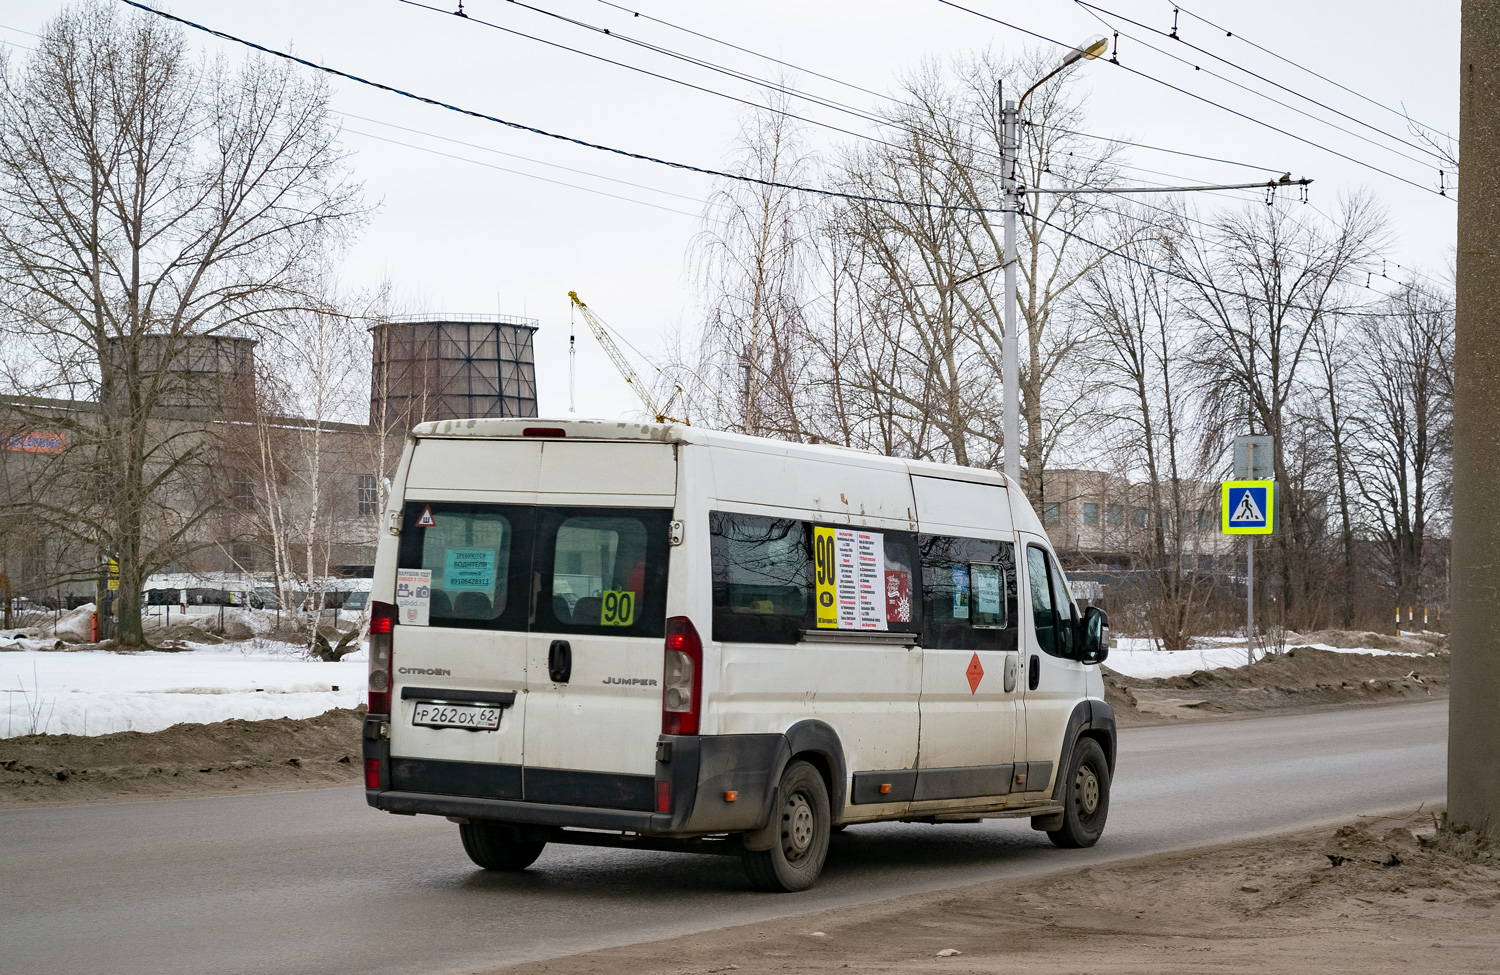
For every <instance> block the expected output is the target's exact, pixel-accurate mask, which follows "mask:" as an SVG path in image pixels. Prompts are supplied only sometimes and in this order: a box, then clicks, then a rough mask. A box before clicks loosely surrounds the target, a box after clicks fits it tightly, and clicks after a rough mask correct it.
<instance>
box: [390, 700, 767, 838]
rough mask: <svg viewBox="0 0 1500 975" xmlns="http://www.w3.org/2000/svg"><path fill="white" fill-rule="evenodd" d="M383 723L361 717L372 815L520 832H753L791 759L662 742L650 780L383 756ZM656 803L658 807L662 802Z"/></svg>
mask: <svg viewBox="0 0 1500 975" xmlns="http://www.w3.org/2000/svg"><path fill="white" fill-rule="evenodd" d="M387 720H388V719H386V718H384V717H382V716H380V715H375V716H373V717H369V718H366V719H365V735H364V757H365V759H366V760H367V761H368V760H370V759H375V760H376V761H378V762H379V767H380V779H379V783H380V784H379V788H373V789H372V788H366V789H365V800H366V802H368V803H369V804H370V805H371V806H373V807H375V808H376V809H383V810H386V811H387V812H392V813H400V814H403V815H411V814H427V815H434V816H458V817H464V818H469V819H480V820H486V821H492V822H502V823H514V824H517V825H522V824H524V825H528V826H558V827H568V828H575V829H600V830H619V831H624V832H634V833H642V834H647V835H656V836H683V837H686V836H704V835H711V834H717V833H733V832H743V831H747V830H753V829H758V828H760V827H761V826H762V825H764V824H765V822H766V817H767V816H769V815H770V803H771V798H772V790H773V788H774V786H775V783H776V781H777V778H778V777H779V776H780V774H781V769H782V767H783V766H784V765H785V764H786V760H787V758H788V757H789V755H790V748H789V746H788V744H787V739H786V737H785V736H784V735H777V734H769V735H707V736H699V735H662V736H660V737H659V738H658V739H657V747H656V770H655V774H654V775H652V776H645V775H615V774H610V773H601V772H592V771H583V770H572V769H544V768H529V767H522V766H514V765H512V766H507V765H495V764H483V763H473V762H446V761H435V760H426V759H413V758H403V757H400V756H396V757H394V758H393V757H392V756H391V754H390V741H389V739H387V738H385V737H384V736H383V735H382V734H381V728H382V726H383V725H384V724H385V722H386V721H387ZM663 798H665V800H666V801H665V803H664V804H663V803H662V802H661V800H662V799H663Z"/></svg>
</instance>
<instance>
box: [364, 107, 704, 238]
mask: <svg viewBox="0 0 1500 975" xmlns="http://www.w3.org/2000/svg"><path fill="white" fill-rule="evenodd" d="M344 131H345V132H348V133H349V134H350V135H357V136H360V137H361V138H365V139H375V140H376V141H378V142H386V143H389V144H391V145H395V146H405V147H406V148H408V149H415V150H417V151H418V152H429V153H431V154H432V155H434V156H442V157H443V158H445V159H453V160H456V161H458V162H466V163H469V164H471V165H474V166H483V167H485V168H486V169H495V170H499V171H500V172H502V173H511V174H513V175H515V176H525V177H526V178H527V179H535V180H540V181H541V182H543V183H551V184H552V185H554V186H566V187H568V188H570V189H575V190H582V191H583V192H585V193H594V194H597V195H599V196H607V197H609V198H610V199H613V200H622V201H624V202H626V203H635V204H638V205H640V206H643V207H651V208H652V209H654V210H665V211H666V212H667V213H677V214H681V215H682V216H684V217H693V218H695V219H696V218H697V217H699V216H700V214H697V213H689V212H688V211H686V210H678V209H676V208H675V207H669V206H662V205H661V204H660V203H651V202H649V201H647V200H637V199H635V198H634V197H629V196H620V195H619V194H618V193H609V192H606V191H604V190H599V189H594V188H593V187H589V186H579V185H578V184H577V183H569V182H567V181H566V180H560V179H552V178H550V177H547V176H539V175H537V174H536V173H528V172H524V171H522V170H519V169H510V168H509V167H506V166H497V165H495V164H494V163H487V162H484V161H482V160H479V159H470V158H468V157H467V156H456V155H454V154H453V153H451V152H443V151H442V150H440V149H432V148H429V147H427V146H418V145H412V144H411V143H410V142H402V141H401V140H400V139H388V138H386V137H385V136H383V135H375V134H374V133H372V132H360V131H359V130H358V129H345V130H344ZM600 178H601V179H608V178H609V177H607V176H606V177H600ZM629 185H631V186H639V185H640V184H638V183H631V184H629ZM640 188H641V189H643V190H649V189H650V188H651V187H649V186H641V187H640ZM673 195H674V196H676V195H679V194H673Z"/></svg>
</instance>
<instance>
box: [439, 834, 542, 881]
mask: <svg viewBox="0 0 1500 975" xmlns="http://www.w3.org/2000/svg"><path fill="white" fill-rule="evenodd" d="M458 835H459V836H460V837H461V838H462V839H463V841H464V852H465V853H467V854H468V855H469V859H470V860H473V861H474V862H475V863H476V864H478V865H479V866H481V867H483V868H484V869H486V870H499V871H504V872H506V873H514V872H516V871H518V870H525V869H526V868H527V867H529V866H531V865H532V864H533V863H535V862H536V858H537V857H539V856H541V855H542V848H543V847H545V846H546V845H547V841H546V840H527V839H522V838H521V836H520V832H519V831H518V830H517V829H516V828H515V827H514V826H506V825H504V824H502V823H460V824H459V826H458Z"/></svg>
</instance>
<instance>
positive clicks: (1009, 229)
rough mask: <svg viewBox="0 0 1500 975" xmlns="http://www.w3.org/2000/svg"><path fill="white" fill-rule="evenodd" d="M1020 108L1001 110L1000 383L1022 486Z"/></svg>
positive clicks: (1012, 475)
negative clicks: (1002, 273)
mask: <svg viewBox="0 0 1500 975" xmlns="http://www.w3.org/2000/svg"><path fill="white" fill-rule="evenodd" d="M1018 114H1019V109H1018V108H1017V107H1016V103H1015V102H1013V101H1007V102H1005V103H1004V104H1003V105H1002V106H1001V108H1000V120H1001V121H1000V155H1001V160H1000V176H1001V186H1002V187H1003V189H1004V191H1005V196H1004V200H1005V202H1004V204H1003V205H1004V208H1005V220H1004V224H1005V246H1004V250H1003V251H1002V253H1001V255H1000V260H1001V261H1002V262H1003V264H1004V266H1005V332H1004V334H1003V335H1002V337H1001V339H1000V354H1001V362H1000V383H1001V386H1002V387H1003V392H1002V395H1003V396H1004V398H1005V402H1004V416H1005V426H1004V433H1005V477H1006V479H1007V480H1008V481H1010V482H1011V483H1013V484H1015V485H1016V486H1017V487H1019V486H1020V484H1021V350H1020V345H1019V344H1018V341H1017V333H1018V332H1019V331H1020V328H1021V306H1020V300H1019V298H1018V296H1017V295H1016V211H1018V210H1020V209H1021V194H1020V193H1019V192H1018V191H1019V189H1020V187H1019V181H1018V180H1017V179H1016V175H1017V173H1016V169H1017V167H1018V165H1019V162H1018V160H1019V156H1020V148H1021V147H1020V143H1019V142H1018V141H1017V139H1016V117H1017V115H1018Z"/></svg>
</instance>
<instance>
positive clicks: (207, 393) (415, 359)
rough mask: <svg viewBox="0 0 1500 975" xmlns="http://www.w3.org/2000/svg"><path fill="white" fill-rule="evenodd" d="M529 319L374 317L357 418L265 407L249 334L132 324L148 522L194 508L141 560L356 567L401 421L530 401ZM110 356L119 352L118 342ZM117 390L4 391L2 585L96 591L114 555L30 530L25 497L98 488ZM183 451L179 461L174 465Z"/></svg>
mask: <svg viewBox="0 0 1500 975" xmlns="http://www.w3.org/2000/svg"><path fill="white" fill-rule="evenodd" d="M537 328H538V323H537V322H536V321H535V320H532V319H523V318H515V317H511V316H504V315H490V316H485V315H452V314H445V315H431V316H425V317H417V318H409V319H399V320H392V321H387V322H382V323H381V324H379V325H376V326H375V327H374V328H372V329H371V331H370V335H371V375H372V377H373V382H372V383H371V394H370V414H369V421H368V422H367V423H338V422H328V421H321V422H319V421H316V420H314V419H312V418H307V417H298V416H278V415H271V414H270V413H268V411H267V410H265V409H264V408H263V407H262V402H261V399H262V398H261V397H260V396H259V394H258V392H257V390H258V386H259V383H258V377H259V376H260V375H261V370H262V369H263V368H265V365H264V364H262V363H258V362H257V360H256V347H257V343H256V341H255V340H254V339H253V338H248V337H230V336H197V337H194V338H191V339H189V340H186V341H184V340H182V339H170V338H168V337H166V336H155V335H145V336H137V337H135V338H134V339H133V340H132V343H131V349H130V351H131V352H133V354H134V357H135V360H136V362H137V368H138V369H140V370H141V372H142V373H143V374H145V375H147V376H148V377H149V379H148V381H153V382H156V383H158V385H159V388H158V394H159V395H157V396H156V402H157V405H156V407H155V408H154V409H153V411H152V413H151V419H150V422H149V424H148V428H147V429H148V437H149V439H150V440H151V441H152V442H153V443H154V444H156V445H158V446H159V447H160V448H161V449H160V450H159V451H158V459H157V461H156V462H155V467H156V470H157V471H158V472H164V473H165V474H166V477H167V480H166V482H165V483H164V486H163V488H162V489H161V491H160V492H159V493H158V495H157V497H156V499H155V504H154V507H155V508H157V509H159V511H158V512H157V515H156V517H155V518H154V519H153V520H154V522H155V524H157V525H161V526H170V525H173V524H177V526H178V528H177V529H165V528H164V530H172V531H178V530H181V524H180V522H181V519H187V518H190V519H191V520H192V524H191V527H189V528H188V529H187V530H186V531H185V532H182V534H181V538H180V543H179V544H175V545H174V546H173V551H172V553H171V557H170V558H169V559H165V560H163V561H162V564H159V565H152V566H149V568H150V569H151V570H152V571H155V572H170V573H202V574H204V575H205V576H206V575H207V574H210V573H214V574H219V575H220V576H222V574H223V573H237V574H243V575H248V576H253V577H255V578H259V579H265V580H267V583H268V588H269V587H273V586H274V581H275V578H276V576H277V574H278V573H281V574H284V575H291V574H295V575H297V576H299V577H300V576H301V575H304V574H306V564H307V558H306V555H307V548H308V546H309V545H311V546H313V547H314V549H315V558H314V563H315V572H316V573H318V574H322V567H324V566H326V568H327V573H328V574H333V575H338V574H344V575H355V576H358V575H363V574H367V573H368V571H369V569H370V566H371V564H372V563H373V559H374V543H375V537H376V531H377V528H378V524H377V522H378V517H379V514H380V505H381V502H382V501H383V498H384V495H383V492H382V489H381V479H382V478H383V477H384V476H387V475H389V473H390V471H391V470H392V469H393V468H394V466H395V464H396V462H397V460H399V458H400V455H401V450H402V447H403V446H404V441H405V436H406V432H407V431H408V430H409V429H410V428H411V427H412V426H414V425H415V424H417V423H421V422H424V421H428V420H446V419H461V418H468V417H505V416H520V417H528V416H535V415H536V414H537V399H536V367H535V361H534V354H533V344H532V336H533V335H534V334H535V332H536V330H537ZM106 354H107V355H108V356H111V357H118V356H123V355H125V354H126V350H125V348H124V346H123V344H122V343H121V342H120V341H118V340H117V341H112V342H111V343H109V345H108V346H107V347H106ZM124 395H125V392H124V391H122V390H107V389H106V390H100V391H98V392H97V393H96V394H95V395H94V397H93V398H90V399H56V398H51V399H49V398H39V397H23V396H11V397H5V398H0V497H4V498H5V499H7V501H8V502H9V503H10V505H11V506H12V511H11V513H10V516H9V517H7V518H5V519H3V520H0V588H3V584H4V583H6V582H8V586H9V591H10V592H11V593H12V594H13V595H15V596H25V597H29V598H30V599H32V600H33V601H35V602H37V603H40V604H43V605H54V604H57V603H63V604H67V603H70V602H71V603H75V604H76V603H77V602H79V601H85V600H88V599H91V598H93V595H94V591H95V586H96V585H97V575H98V568H99V566H100V564H101V560H102V559H104V558H107V557H108V555H109V554H110V553H106V552H102V551H99V550H98V546H97V545H94V544H88V543H85V542H83V541H81V540H80V539H77V538H72V537H68V536H67V535H65V534H64V533H62V532H60V531H57V530H55V529H53V530H39V526H42V525H45V524H46V523H47V521H46V519H45V518H43V517H40V515H39V514H38V515H34V516H32V517H29V518H28V517H27V516H26V514H25V510H24V506H25V505H26V504H27V499H32V500H33V503H34V504H35V505H37V506H38V508H39V507H40V506H41V505H43V504H47V505H51V504H53V503H55V502H56V501H58V500H59V499H60V498H62V497H64V496H66V495H67V494H68V493H69V492H74V493H75V494H77V496H78V499H77V501H76V503H77V505H78V507H79V509H80V511H81V510H83V509H84V508H85V507H87V505H89V504H90V503H96V502H97V501H98V497H97V495H95V496H89V494H88V491H87V488H86V487H85V485H87V484H88V483H89V482H90V471H91V468H93V467H94V466H95V465H98V464H99V463H101V458H102V454H103V453H104V451H102V450H101V442H100V434H99V431H101V430H103V429H105V425H104V419H105V416H106V414H107V413H108V412H109V411H110V410H111V409H113V408H117V406H118V405H123V401H122V400H120V399H117V398H118V397H123V396H124ZM101 406H102V408H103V409H102V410H101ZM315 455H316V456H315ZM183 456H190V457H191V461H190V462H188V463H184V464H181V465H179V466H177V467H172V466H171V465H172V463H173V460H172V459H173V458H181V457H183ZM314 470H316V471H317V490H316V491H314V490H313V471H314ZM148 473H149V472H148ZM314 501H315V502H316V510H315V511H314V508H313V505H314ZM17 508H20V509H21V510H16V509H17ZM34 510H35V509H34ZM314 514H315V515H316V517H310V516H311V515H314ZM174 519H177V521H174ZM309 525H311V526H312V530H311V534H309V532H308V526H309ZM150 530H151V528H150V527H149V526H148V529H147V531H148V532H149V531H150ZM164 537H165V536H164Z"/></svg>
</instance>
